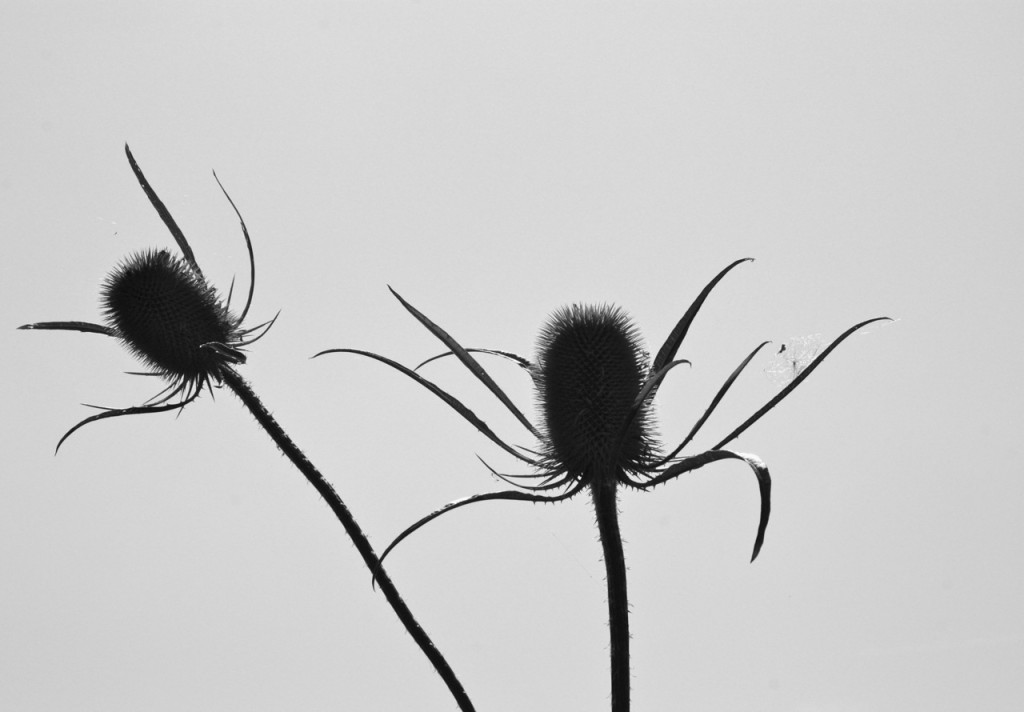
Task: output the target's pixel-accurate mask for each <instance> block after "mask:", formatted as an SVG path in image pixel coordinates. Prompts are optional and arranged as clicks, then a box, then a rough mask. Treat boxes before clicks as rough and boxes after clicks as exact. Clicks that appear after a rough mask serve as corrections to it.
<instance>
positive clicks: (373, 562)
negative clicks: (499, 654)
mask: <svg viewBox="0 0 1024 712" xmlns="http://www.w3.org/2000/svg"><path fill="white" fill-rule="evenodd" d="M223 378H224V383H225V384H227V386H228V387H229V388H230V389H231V390H232V391H234V392H235V394H236V395H237V396H238V397H239V398H241V399H242V403H244V404H245V407H246V408H248V409H249V411H250V412H251V413H252V414H253V415H254V416H255V417H256V420H257V421H258V422H259V424H260V425H262V426H263V429H264V430H265V431H266V432H267V434H268V435H270V437H271V439H273V441H274V442H275V443H276V444H277V446H278V447H279V448H280V449H281V452H283V453H284V454H285V455H287V456H288V459H289V460H291V461H292V463H293V464H294V465H295V466H296V467H297V468H299V471H300V472H301V473H302V474H303V475H304V476H305V477H306V479H307V480H309V483H310V484H311V485H313V487H314V488H316V491H317V492H319V493H320V496H321V497H323V498H324V501H325V502H327V505H328V506H329V507H330V508H331V511H333V512H334V515H335V516H336V517H337V518H338V521H339V522H341V525H342V526H343V527H345V531H346V532H347V533H348V536H349V538H350V539H351V540H352V543H353V544H355V545H356V549H357V550H358V551H359V554H360V556H362V557H363V561H364V562H366V566H367V568H369V569H370V571H371V572H372V573H374V574H375V575H376V577H377V584H378V585H379V586H380V590H381V591H382V592H383V593H384V597H385V598H387V600H388V603H390V604H391V607H392V608H393V609H394V611H395V613H396V614H397V615H398V619H399V620H400V621H402V625H404V626H405V629H406V630H407V631H409V635H411V636H412V637H413V640H415V641H416V644H417V645H419V646H420V650H422V651H423V654H424V655H426V656H427V658H428V659H429V660H430V662H431V664H432V665H433V666H434V669H435V670H436V671H437V674H438V675H440V676H441V679H442V680H444V682H445V684H446V685H448V689H449V690H450V691H451V693H452V696H453V697H454V698H455V701H456V702H457V703H458V705H459V709H461V710H463V712H473V710H474V708H473V703H472V702H470V700H469V696H468V695H467V694H466V691H465V690H464V689H463V687H462V683H460V682H459V679H458V678H457V677H456V676H455V672H454V671H452V669H451V667H450V666H449V665H448V661H446V660H445V659H444V656H443V655H441V651H439V650H438V649H437V647H436V646H435V645H434V643H433V641H432V640H431V639H430V636H428V635H427V633H426V631H424V630H423V628H422V627H421V626H420V624H419V623H418V622H417V621H416V618H415V617H414V616H413V614H412V611H410V610H409V607H408V606H407V605H406V604H405V601H404V600H403V599H402V596H401V595H400V594H399V593H398V589H397V588H395V584H394V583H392V581H391V578H390V577H389V576H388V574H387V572H386V571H385V570H384V568H383V567H382V566H381V565H380V559H379V558H378V557H377V554H376V553H375V552H374V550H373V547H372V546H371V545H370V541H369V539H367V538H366V534H364V533H363V530H362V529H361V528H360V527H359V525H358V524H357V523H356V520H355V518H354V517H353V516H352V513H351V512H350V511H349V509H348V507H346V506H345V503H344V502H343V501H342V500H341V497H339V496H338V493H337V492H335V491H334V488H333V487H332V486H331V485H330V483H329V482H327V480H325V479H324V478H323V475H321V474H320V471H319V470H317V469H316V467H314V466H313V463H312V462H310V461H309V459H308V458H306V455H305V454H304V453H303V452H302V451H301V450H300V449H299V448H298V446H296V445H295V443H294V442H293V441H292V439H291V438H290V437H289V436H288V434H287V433H285V431H284V429H283V428H282V427H281V425H280V424H279V423H278V422H277V420H275V419H274V416H272V415H271V414H270V411H268V410H267V409H266V407H265V406H264V405H263V403H262V402H261V401H260V399H259V398H258V397H257V396H256V393H255V392H253V390H252V387H251V386H250V385H249V384H248V382H247V381H246V380H245V379H244V378H242V376H241V375H239V374H238V373H237V372H236V371H234V370H232V369H225V372H224V373H223Z"/></svg>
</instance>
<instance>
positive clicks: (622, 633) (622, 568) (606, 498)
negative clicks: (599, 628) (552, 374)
mask: <svg viewBox="0 0 1024 712" xmlns="http://www.w3.org/2000/svg"><path fill="white" fill-rule="evenodd" d="M617 484H618V483H617V482H616V479H615V477H614V476H613V475H612V474H611V473H609V474H608V475H607V476H604V477H597V478H595V479H594V482H593V484H592V485H591V487H590V492H591V495H592V496H593V498H594V511H595V513H596V514H597V530H598V534H599V535H600V537H601V547H602V549H603V550H604V567H605V578H606V579H607V581H608V632H609V635H610V638H611V672H612V712H629V598H628V596H627V594H626V557H625V555H624V554H623V551H622V534H621V533H620V532H619V503H618V498H617V492H616V486H617Z"/></svg>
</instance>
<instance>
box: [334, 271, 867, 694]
mask: <svg viewBox="0 0 1024 712" xmlns="http://www.w3.org/2000/svg"><path fill="white" fill-rule="evenodd" d="M746 261H748V260H747V259H741V260H737V261H735V262H733V263H732V264H730V265H729V266H728V267H726V268H725V269H724V270H722V271H721V272H720V273H719V274H718V275H717V276H716V277H715V278H714V279H713V280H711V282H710V283H709V284H708V285H707V286H706V287H705V288H704V289H703V291H701V293H700V294H699V295H698V296H697V298H696V299H695V300H694V302H693V304H691V306H690V308H689V309H688V310H687V311H686V313H685V314H684V315H683V317H682V318H681V319H680V320H679V322H678V323H677V324H676V326H675V328H674V329H673V330H672V333H671V334H669V336H668V338H667V339H666V341H665V342H664V344H663V345H662V346H661V348H660V349H659V351H658V353H657V355H656V356H655V358H654V360H653V362H649V359H648V356H647V354H646V352H645V351H644V348H643V345H642V343H641V339H640V334H639V331H638V330H637V328H636V327H635V326H634V325H633V323H632V321H631V320H630V319H629V318H628V317H627V316H626V315H625V314H624V313H623V312H622V311H621V310H619V309H617V308H614V307H609V306H580V305H573V306H571V307H567V308H563V309H560V310H558V311H557V312H555V314H554V315H553V316H552V317H551V318H550V320H549V321H548V323H547V324H546V325H545V326H544V327H543V328H542V330H541V333H540V338H539V340H538V355H537V358H536V360H535V361H533V362H531V361H529V360H527V359H526V358H523V357H522V356H518V355H516V354H513V353H509V352H507V351H497V350H494V349H480V348H464V347H463V346H462V345H460V344H459V343H458V342H457V341H456V340H455V339H454V338H453V337H452V336H450V335H449V334H448V333H447V332H446V331H445V330H444V329H442V328H441V327H440V326H438V325H437V324H435V323H434V322H433V321H431V320H430V319H429V318H428V317H427V316H426V315H424V314H423V313H422V312H420V311H419V310H417V309H416V308H415V307H413V306H412V305H411V304H409V302H407V301H406V300H405V299H403V298H402V297H401V296H400V295H399V294H398V293H397V292H395V291H394V290H391V291H392V293H393V294H394V296H395V297H396V298H397V299H398V300H399V302H401V304H402V306H403V307H405V309H406V310H408V311H409V312H410V313H411V314H412V315H413V316H414V317H415V318H416V319H417V320H418V321H419V322H420V323H421V324H423V326H425V327H426V328H427V329H428V330H429V331H430V332H431V333H432V334H433V335H434V336H435V337H437V338H438V339H439V340H440V341H441V342H442V343H443V344H444V345H445V346H446V347H447V349H448V351H447V352H445V353H442V354H440V355H439V356H435V357H432V358H431V359H427V361H424V362H423V363H421V364H420V365H419V366H417V367H416V368H415V369H411V368H408V367H406V366H403V365H402V364H400V363H398V362H396V361H394V360H392V359H390V358H387V357H385V356H381V355H379V354H375V353H371V352H368V351H362V350H357V349H328V350H326V351H322V352H320V353H319V354H317V356H320V355H323V354H328V353H354V354H359V355H362V356H366V357H369V358H371V359H375V360H377V361H380V362H382V363H384V364H387V365H388V366H390V367H391V368H394V369H396V370H398V371H399V372H401V373H404V374H405V375H406V376H408V377H410V378H412V379H413V380H415V381H416V382H417V383H419V384H420V385H422V386H424V387H425V388H427V389H428V390H430V391H431V392H432V393H434V394H435V395H436V396H438V397H439V398H441V399H442V400H443V401H444V402H445V403H447V404H448V405H449V406H450V407H451V408H452V409H454V410H455V411H456V412H457V413H459V415H461V416H462V417H463V418H465V419H466V420H468V421H469V422H470V423H472V424H473V425H474V426H475V427H476V428H477V429H478V430H479V431H480V432H482V433H483V434H484V435H486V436H487V437H488V438H490V439H491V440H492V441H493V442H494V443H496V444H497V445H498V446H499V447H500V448H502V449H503V450H505V451H506V452H507V453H509V454H511V455H512V456H513V457H515V458H517V459H518V460H520V461H521V462H523V463H525V464H527V465H529V466H530V467H532V468H533V472H531V473H529V474H515V475H513V474H503V473H499V472H497V471H496V470H495V469H494V468H492V467H490V465H488V464H487V463H486V462H484V465H485V467H487V469H488V470H489V471H490V472H491V474H492V475H494V476H495V477H498V478H499V479H501V480H503V481H505V482H507V483H509V484H511V485H514V486H515V487H516V488H517V489H515V490H506V491H501V492H487V493H484V494H478V495H473V496H470V497H465V498H463V499H459V500H455V501H454V502H450V503H448V504H446V505H445V506H443V507H441V508H440V509H438V510H436V511H434V512H432V513H431V514H428V515H427V516H425V517H423V518H422V519H420V520H418V521H417V522H415V523H414V524H412V525H411V526H409V527H408V528H407V529H405V530H404V531H403V532H402V533H401V534H399V536H398V537H397V538H396V539H395V540H394V541H393V542H392V543H391V545H390V546H389V547H388V548H387V549H385V551H384V553H383V554H382V556H381V559H382V560H383V559H384V557H386V556H387V555H388V553H389V552H391V550H392V549H394V547H395V546H397V545H398V544H399V543H400V542H401V541H402V540H403V539H405V538H406V537H408V536H409V535H410V534H412V533H413V532H415V531H416V530H417V529H419V528H420V527H422V526H423V525H425V524H427V523H428V522H430V521H432V520H434V519H436V518H437V517H439V516H441V515H442V514H445V513H447V512H450V511H451V510H453V509H456V508H459V507H464V506H466V505H469V504H473V503H476V502H483V501H487V500H519V501H526V502H558V501H562V500H566V499H569V498H571V497H573V496H574V495H576V494H578V493H580V492H581V491H583V490H584V489H589V491H590V495H591V498H592V499H593V502H594V508H595V511H596V518H597V524H598V531H599V536H600V539H601V544H602V549H603V553H604V561H605V567H606V572H607V575H606V580H607V586H608V609H609V629H610V637H611V646H610V652H611V706H612V710H613V712H625V711H626V710H628V709H629V683H630V667H629V643H630V639H629V601H628V595H627V586H626V564H625V557H624V553H623V548H622V537H621V534H620V530H619V522H618V495H617V492H618V488H619V487H620V486H622V487H629V488H632V489H637V490H649V489H652V488H653V487H656V486H657V485H660V484H663V483H665V482H668V481H669V480H672V479H674V478H676V477H679V476H680V475H682V474H685V473H687V472H692V471H694V470H696V469H698V468H701V467H703V466H705V465H708V464H710V463H713V462H718V461H720V460H729V459H732V460H741V461H743V462H745V463H747V465H748V466H749V467H750V468H751V470H752V471H753V473H754V475H755V476H756V479H757V483H758V487H759V491H760V495H761V511H760V518H759V522H758V526H757V533H756V535H755V538H754V546H753V553H752V555H751V561H753V560H754V559H756V558H757V555H758V553H759V552H760V550H761V547H762V544H763V543H764V535H765V529H766V528H767V526H768V517H769V513H770V511H771V477H770V475H769V472H768V468H767V467H766V466H765V464H764V463H763V462H762V461H761V460H760V458H758V457H757V456H756V455H751V454H747V453H740V452H735V451H732V450H727V449H724V448H725V446H726V445H728V444H729V443H730V442H732V441H733V440H735V439H736V438H737V437H738V436H739V435H740V434H741V433H743V432H744V431H745V430H746V429H747V428H749V427H750V426H751V425H753V424H754V423H755V422H757V421H758V420H759V419H760V418H761V417H762V416H764V414H765V413H767V412H768V411H769V410H771V409H772V408H774V407H775V406H776V405H777V404H778V403H779V402H780V401H782V400H783V399H784V398H785V397H786V396H788V395H789V394H790V393H791V392H792V391H793V389H794V388H796V387H797V386H798V385H800V383H802V382H803V381H804V380H805V379H806V378H807V377H808V376H809V375H810V374H811V373H812V372H813V371H814V370H815V369H816V368H817V367H818V366H819V365H820V364H821V363H822V361H824V360H825V358H827V357H828V355H829V354H830V353H831V352H832V351H833V350H834V349H835V348H836V347H837V346H838V345H839V344H840V343H842V341H844V340H845V339H846V338H847V337H849V336H850V335H851V334H853V333H854V332H856V331H857V330H859V329H861V328H863V327H865V326H867V325H868V324H871V323H874V322H877V321H882V320H886V319H887V317H879V318H875V319H868V320H866V321H863V322H861V323H859V324H856V325H854V326H852V327H850V328H849V329H847V330H846V331H845V332H843V333H842V334H841V335H840V336H839V337H838V338H836V339H835V340H834V341H833V342H832V343H831V344H830V345H829V346H828V347H827V348H826V349H824V350H823V351H822V352H821V353H820V354H818V356H817V358H815V359H814V361H813V362H811V363H810V364H808V365H807V366H806V368H804V369H803V370H802V371H801V372H800V373H799V374H798V375H797V376H796V377H795V378H794V379H793V380H792V381H791V382H790V383H789V384H788V385H787V386H786V387H785V388H783V389H782V390H781V391H780V392H779V393H778V394H777V395H775V397H773V398H772V399H771V400H769V401H768V402H767V403H766V404H765V405H764V406H762V407H761V408H760V409H759V410H758V411H757V412H755V413H754V414H753V415H751V416H750V417H749V418H747V420H746V421H744V422H743V423H742V424H741V425H739V426H738V427H737V428H735V429H734V430H733V431H732V432H730V433H729V434H728V435H726V436H725V437H724V438H722V439H721V440H720V441H719V442H718V443H717V444H715V445H714V446H713V447H712V448H710V449H708V450H705V451H704V452H700V453H696V454H692V455H684V454H682V452H683V450H684V449H685V448H686V446H687V445H689V443H690V442H691V441H692V440H693V438H694V436H696V435H697V433H698V431H699V430H700V429H701V427H702V426H703V425H704V424H705V422H706V421H707V419H708V418H709V417H710V416H711V414H712V413H713V412H714V410H715V409H716V408H717V406H718V405H719V403H720V402H721V400H722V398H723V397H724V396H725V394H726V393H727V391H728V390H729V389H730V387H731V386H732V385H733V383H734V382H735V381H736V379H737V378H738V377H739V375H740V374H741V373H742V372H743V370H744V369H745V368H746V367H747V365H748V364H749V363H750V362H751V360H752V359H753V358H754V356H755V355H756V354H757V353H758V352H759V351H760V350H761V349H762V348H763V347H764V346H765V345H766V344H767V343H769V342H767V341H765V342H763V343H761V344H760V345H758V346H757V347H756V348H755V349H754V350H753V351H751V352H750V354H748V355H747V356H746V357H745V358H744V359H743V360H742V361H741V362H740V364H739V366H737V367H736V369H735V370H734V371H733V372H732V373H731V374H730V376H729V377H728V378H727V379H726V380H725V383H724V384H723V385H722V386H721V387H720V388H719V390H718V392H717V393H716V395H715V396H714V398H713V399H712V400H711V403H710V404H709V405H708V407H707V409H706V410H705V412H704V414H703V415H702V416H701V417H700V418H699V419H698V420H697V422H696V423H695V424H694V426H693V427H692V428H691V430H690V432H689V433H688V434H687V435H686V437H685V438H683V440H682V441H681V442H680V443H679V445H677V446H676V447H674V448H672V449H671V450H669V451H667V452H666V451H665V450H664V449H663V448H662V447H661V445H660V444H659V442H658V439H657V438H656V436H655V423H654V414H653V410H652V402H653V399H654V397H655V395H656V394H657V392H658V388H659V386H660V385H661V383H662V381H663V380H664V379H665V377H666V376H667V375H668V373H669V372H670V371H672V369H674V368H675V367H676V366H678V365H680V364H683V363H689V362H688V361H686V360H683V359H676V354H677V353H678V351H679V348H680V346H681V345H682V343H683V340H684V338H685V337H686V334H687V332H688V330H689V328H690V325H691V323H692V322H693V320H694V318H695V317H696V315H697V312H698V311H699V310H700V308H701V306H702V305H703V303H704V301H705V300H706V298H707V297H708V295H709V294H710V293H711V291H712V289H714V287H715V285H717V284H718V282H719V281H720V280H721V279H722V278H723V277H724V276H725V275H726V274H727V273H728V272H729V271H730V270H732V269H733V268H734V267H736V266H737V265H739V264H740V263H742V262H746ZM473 353H483V354H489V355H493V356H499V357H502V358H506V359H510V360H512V361H513V362H515V363H516V364H518V365H519V366H521V367H522V368H523V369H524V370H526V371H527V372H528V373H529V375H530V376H531V378H532V380H533V383H534V388H535V392H536V398H537V403H538V406H539V410H540V413H541V418H542V424H541V426H540V427H535V426H534V425H533V424H532V423H531V422H530V421H529V420H528V419H527V418H526V416H525V415H523V413H522V411H521V410H520V409H519V408H517V407H516V406H515V405H514V404H513V403H512V401H511V399H509V397H508V396H507V395H506V394H505V393H504V391H502V389H501V388H500V387H499V386H498V385H497V383H495V381H494V380H493V379H492V378H491V376H490V375H489V374H488V373H487V372H486V371H485V370H484V368H483V367H482V366H481V365H480V363H479V362H478V361H477V360H476V358H474V356H473V355H472V354H473ZM445 356H455V357H456V358H458V359H459V360H460V361H461V362H462V363H463V364H464V365H465V366H466V367H467V368H468V369H469V370H470V371H471V372H472V373H473V375H474V376H476V377H477V378H478V379H479V380H480V381H481V382H483V383H484V385H486V386H487V388H488V389H489V390H490V391H491V392H492V393H493V394H494V395H495V396H497V397H498V399H499V400H500V401H501V402H502V403H503V404H504V406H505V407H506V408H507V409H508V410H509V411H510V412H511V413H512V414H513V415H514V416H515V417H516V418H517V419H518V420H519V421H520V422H521V423H522V424H523V426H524V427H525V428H526V429H527V430H528V431H529V432H530V433H531V434H532V435H533V436H534V437H535V438H536V439H537V440H538V442H539V446H538V447H535V448H532V449H528V448H525V447H521V446H512V445H510V444H508V442H506V441H505V440H503V439H502V438H500V437H498V436H497V435H496V434H495V433H494V431H493V430H491V428H490V427H489V426H488V425H487V424H486V423H485V422H484V421H483V420H481V419H480V418H479V417H478V416H477V415H476V414H475V413H473V412H472V411H471V410H470V409H469V408H467V407H466V406H465V405H464V404H463V403H462V402H461V401H459V400H458V399H457V398H455V397H454V396H452V395H451V394H450V393H448V392H446V391H445V390H443V389H442V388H441V387H440V386H438V385H437V384H436V383H434V382H432V381H430V380H428V379H426V378H424V377H423V376H421V375H420V374H419V373H418V372H417V371H418V370H419V368H420V367H422V366H423V365H425V364H426V363H429V362H430V361H433V360H435V359H437V358H441V357H445ZM530 481H533V483H532V484H530V483H529V482H530Z"/></svg>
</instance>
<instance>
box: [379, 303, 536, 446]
mask: <svg viewBox="0 0 1024 712" xmlns="http://www.w3.org/2000/svg"><path fill="white" fill-rule="evenodd" d="M388 289H390V290H391V293H392V294H394V295H395V298H396V299H398V301H399V302H401V303H402V306H403V307H405V308H406V310H407V311H408V312H409V313H410V314H412V315H413V316H414V317H416V319H417V320H418V321H419V322H420V323H421V324H423V326H425V327H427V329H428V330H429V331H430V333H432V334H433V335H434V336H436V337H437V338H438V339H439V340H440V341H441V343H443V344H444V345H445V346H447V347H448V348H449V349H451V351H452V353H454V354H455V356H456V357H457V358H458V359H459V360H460V361H462V363H463V364H465V366H466V368H468V369H469V370H470V372H471V373H472V374H473V375H474V376H476V377H477V378H478V379H479V380H480V382H481V383H483V384H484V385H485V386H487V388H488V389H490V391H491V393H493V394H494V395H496V396H497V397H498V400H500V401H501V402H502V404H503V405H504V406H505V407H506V408H508V410H509V411H510V412H511V413H512V415H514V416H515V417H516V418H517V419H518V420H519V422H520V423H522V424H523V425H524V426H525V427H526V429H527V430H529V431H530V432H531V433H532V434H533V435H534V437H537V438H540V437H541V434H540V432H538V431H537V429H536V428H535V427H533V424H532V423H530V421H529V420H527V419H526V416H525V415H523V414H522V412H520V410H519V409H518V408H516V406H515V404H513V403H512V400H511V399H510V398H509V397H508V396H507V395H505V391H503V390H501V388H500V387H499V386H498V384H497V383H495V382H494V379H492V378H491V377H490V375H489V374H488V373H487V371H485V370H484V367H483V366H481V365H480V363H479V362H478V361H477V360H476V359H475V358H473V357H472V356H470V355H469V353H468V352H467V351H466V349H464V348H463V347H462V345H461V344H459V342H458V341H456V340H455V339H453V338H452V337H451V335H449V334H448V332H447V331H445V330H444V329H442V328H441V327H440V326H438V325H437V324H435V323H434V322H432V321H431V320H430V319H428V318H427V316H426V315H425V314H423V313H422V312H421V311H419V310H418V309H417V308H416V307H414V306H413V305H412V304H410V303H409V302H407V301H405V300H404V299H402V295H400V294H399V293H398V292H396V291H395V290H394V289H391V287H388Z"/></svg>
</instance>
